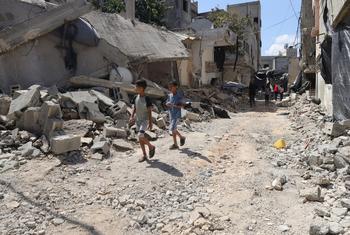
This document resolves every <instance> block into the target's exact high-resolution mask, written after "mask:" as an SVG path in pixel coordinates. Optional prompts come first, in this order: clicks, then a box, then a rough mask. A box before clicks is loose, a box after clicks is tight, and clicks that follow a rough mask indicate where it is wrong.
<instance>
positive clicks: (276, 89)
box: [249, 74, 288, 107]
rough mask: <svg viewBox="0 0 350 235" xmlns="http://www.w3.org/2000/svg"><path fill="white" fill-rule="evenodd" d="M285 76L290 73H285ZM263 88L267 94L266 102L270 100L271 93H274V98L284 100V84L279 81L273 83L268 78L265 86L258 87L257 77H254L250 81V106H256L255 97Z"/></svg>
mask: <svg viewBox="0 0 350 235" xmlns="http://www.w3.org/2000/svg"><path fill="white" fill-rule="evenodd" d="M283 76H288V75H285V74H284V75H283ZM258 90H261V91H263V92H264V96H265V104H266V105H268V104H269V102H270V98H271V95H272V94H273V98H274V100H276V101H277V100H278V99H279V100H280V101H282V100H283V94H284V92H285V89H284V87H283V86H281V85H279V84H278V83H274V84H272V83H271V82H270V80H269V79H268V78H267V79H266V81H265V86H264V87H261V85H260V87H258V86H257V85H256V79H255V78H253V79H252V80H251V81H250V83H249V104H250V107H253V106H255V97H256V94H257V91H258Z"/></svg>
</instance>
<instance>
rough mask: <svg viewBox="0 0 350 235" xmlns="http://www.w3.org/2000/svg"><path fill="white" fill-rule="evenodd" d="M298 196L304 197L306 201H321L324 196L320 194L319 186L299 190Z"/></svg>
mask: <svg viewBox="0 0 350 235" xmlns="http://www.w3.org/2000/svg"><path fill="white" fill-rule="evenodd" d="M300 196H301V197H304V198H305V200H306V201H315V202H323V201H324V198H323V197H322V196H321V188H320V187H316V188H310V189H304V190H301V191H300Z"/></svg>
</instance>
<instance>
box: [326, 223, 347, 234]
mask: <svg viewBox="0 0 350 235" xmlns="http://www.w3.org/2000/svg"><path fill="white" fill-rule="evenodd" d="M343 232H344V228H343V226H341V225H340V224H339V223H335V222H330V223H329V233H330V234H341V233H343Z"/></svg>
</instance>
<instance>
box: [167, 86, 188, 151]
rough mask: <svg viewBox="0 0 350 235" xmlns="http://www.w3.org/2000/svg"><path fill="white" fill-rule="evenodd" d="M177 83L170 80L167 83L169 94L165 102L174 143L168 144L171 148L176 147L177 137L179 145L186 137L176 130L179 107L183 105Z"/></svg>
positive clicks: (182, 143)
mask: <svg viewBox="0 0 350 235" xmlns="http://www.w3.org/2000/svg"><path fill="white" fill-rule="evenodd" d="M177 88H178V84H177V82H176V81H172V82H170V84H169V90H170V94H169V97H168V100H167V103H166V106H167V107H168V109H169V115H170V127H169V131H170V132H171V133H172V136H173V140H174V144H173V145H171V146H170V149H171V150H174V149H178V148H179V145H178V144H177V137H179V138H180V146H183V145H184V144H185V142H186V137H184V136H183V135H181V134H180V132H179V131H178V130H177V124H178V121H179V119H180V118H181V108H182V107H183V106H184V103H183V97H182V95H181V94H180V92H178V91H177Z"/></svg>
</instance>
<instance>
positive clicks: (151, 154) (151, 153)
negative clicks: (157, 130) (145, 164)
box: [149, 147, 156, 158]
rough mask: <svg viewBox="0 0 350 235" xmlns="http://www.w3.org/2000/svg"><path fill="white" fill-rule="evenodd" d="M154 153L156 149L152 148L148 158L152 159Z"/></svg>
mask: <svg viewBox="0 0 350 235" xmlns="http://www.w3.org/2000/svg"><path fill="white" fill-rule="evenodd" d="M155 153H156V147H153V148H152V149H150V150H149V158H153V157H154V154H155Z"/></svg>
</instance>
